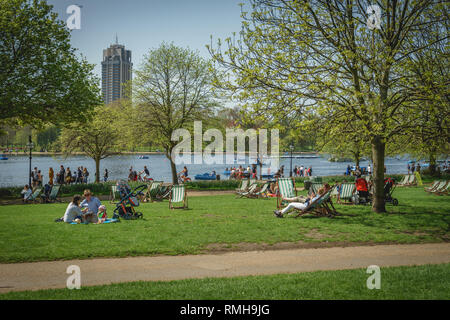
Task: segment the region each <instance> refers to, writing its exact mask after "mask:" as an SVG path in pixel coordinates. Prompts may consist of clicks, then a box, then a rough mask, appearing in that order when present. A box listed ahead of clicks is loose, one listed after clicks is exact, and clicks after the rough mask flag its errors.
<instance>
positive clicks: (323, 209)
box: [295, 186, 338, 218]
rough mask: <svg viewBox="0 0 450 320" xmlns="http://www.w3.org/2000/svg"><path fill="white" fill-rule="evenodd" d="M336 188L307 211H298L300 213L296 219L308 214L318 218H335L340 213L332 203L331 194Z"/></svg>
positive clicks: (312, 203)
mask: <svg viewBox="0 0 450 320" xmlns="http://www.w3.org/2000/svg"><path fill="white" fill-rule="evenodd" d="M334 188H335V186H333V187H331V189H330V190H328V192H327V193H325V194H323V195H322V196H321V197H319V198H318V199H316V200H315V201H314V202H311V203H310V204H309V205H308V207H306V208H305V209H303V210H298V209H297V211H298V212H299V213H298V214H297V215H296V216H295V217H296V218H298V217H300V216H302V215H305V214H307V213H312V214H314V215H317V216H328V217H333V216H335V215H337V214H338V213H337V211H336V209H335V208H334V205H333V202H332V201H331V193H332V192H333V189H334ZM330 207H331V208H332V209H331V208H330Z"/></svg>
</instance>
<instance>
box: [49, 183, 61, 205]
mask: <svg viewBox="0 0 450 320" xmlns="http://www.w3.org/2000/svg"><path fill="white" fill-rule="evenodd" d="M59 190H61V185H59V184H55V185H54V186H53V187H52V190H51V191H50V195H49V196H48V201H50V202H56V201H58V202H61V200H59V199H58V195H59Z"/></svg>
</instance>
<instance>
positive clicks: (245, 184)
mask: <svg viewBox="0 0 450 320" xmlns="http://www.w3.org/2000/svg"><path fill="white" fill-rule="evenodd" d="M248 182H249V180H248V179H243V180H242V181H241V185H240V187H239V188H237V189H236V193H238V194H239V193H242V192H246V191H247V187H248Z"/></svg>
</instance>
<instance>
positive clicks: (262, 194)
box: [245, 182, 270, 199]
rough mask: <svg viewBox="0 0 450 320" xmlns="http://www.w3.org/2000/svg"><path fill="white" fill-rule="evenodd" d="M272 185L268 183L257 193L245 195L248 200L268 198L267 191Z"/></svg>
mask: <svg viewBox="0 0 450 320" xmlns="http://www.w3.org/2000/svg"><path fill="white" fill-rule="evenodd" d="M269 186H270V183H269V182H266V183H264V184H263V186H262V187H261V190H259V191H257V192H252V193H249V194H247V195H245V196H246V197H247V198H253V199H259V198H267V189H268V188H269Z"/></svg>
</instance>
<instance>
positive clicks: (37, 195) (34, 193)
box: [25, 188, 42, 203]
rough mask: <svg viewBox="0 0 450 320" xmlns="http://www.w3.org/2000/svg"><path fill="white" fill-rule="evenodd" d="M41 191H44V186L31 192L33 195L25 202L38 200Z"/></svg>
mask: <svg viewBox="0 0 450 320" xmlns="http://www.w3.org/2000/svg"><path fill="white" fill-rule="evenodd" d="M41 192H42V188H37V189H36V190H34V192H33V193H32V194H31V196H30V197H29V198H28V199H26V200H25V203H28V202H33V203H35V202H36V201H37V199H38V198H39V196H40V194H41Z"/></svg>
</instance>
